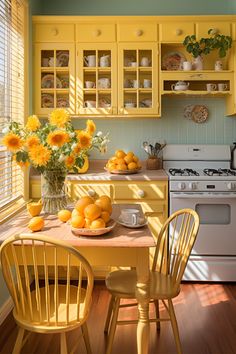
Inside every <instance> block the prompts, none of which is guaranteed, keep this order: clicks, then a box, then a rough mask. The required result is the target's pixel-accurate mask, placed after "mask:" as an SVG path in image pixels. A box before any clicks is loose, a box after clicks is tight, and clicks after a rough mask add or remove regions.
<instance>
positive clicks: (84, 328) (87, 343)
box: [81, 323, 92, 354]
mask: <svg viewBox="0 0 236 354" xmlns="http://www.w3.org/2000/svg"><path fill="white" fill-rule="evenodd" d="M81 330H82V334H83V338H84V343H85V347H86V350H87V354H92V350H91V345H90V340H89V333H88V327H87V323H84V324H83V325H82V326H81Z"/></svg>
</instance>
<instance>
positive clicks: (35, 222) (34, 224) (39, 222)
mask: <svg viewBox="0 0 236 354" xmlns="http://www.w3.org/2000/svg"><path fill="white" fill-rule="evenodd" d="M43 227H44V220H43V218H41V216H35V217H34V218H32V219H31V220H30V222H29V223H28V228H29V229H30V230H31V231H33V232H34V231H40V230H42V228H43Z"/></svg>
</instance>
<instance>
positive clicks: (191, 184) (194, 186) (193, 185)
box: [188, 182, 197, 189]
mask: <svg viewBox="0 0 236 354" xmlns="http://www.w3.org/2000/svg"><path fill="white" fill-rule="evenodd" d="M188 187H189V189H196V187H197V186H196V183H194V182H190V183H189V185H188Z"/></svg>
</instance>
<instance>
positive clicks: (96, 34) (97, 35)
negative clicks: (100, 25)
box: [93, 29, 102, 37]
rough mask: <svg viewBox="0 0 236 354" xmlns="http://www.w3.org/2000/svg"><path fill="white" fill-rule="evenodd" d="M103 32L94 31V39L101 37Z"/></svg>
mask: <svg viewBox="0 0 236 354" xmlns="http://www.w3.org/2000/svg"><path fill="white" fill-rule="evenodd" d="M101 33H102V31H101V30H100V29H96V30H95V31H93V35H94V37H99V36H100V35H101Z"/></svg>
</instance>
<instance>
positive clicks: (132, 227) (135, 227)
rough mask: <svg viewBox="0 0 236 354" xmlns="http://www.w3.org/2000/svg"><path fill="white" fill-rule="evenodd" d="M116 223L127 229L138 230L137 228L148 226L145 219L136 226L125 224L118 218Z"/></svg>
mask: <svg viewBox="0 0 236 354" xmlns="http://www.w3.org/2000/svg"><path fill="white" fill-rule="evenodd" d="M117 222H118V224H120V225H122V226H125V227H129V228H130V229H138V228H140V227H143V226H145V225H147V224H148V220H147V219H145V221H144V222H143V223H142V224H137V225H132V224H127V223H125V222H124V221H123V220H122V219H120V218H119V219H118V220H117Z"/></svg>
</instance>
